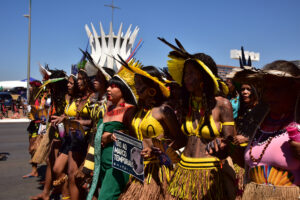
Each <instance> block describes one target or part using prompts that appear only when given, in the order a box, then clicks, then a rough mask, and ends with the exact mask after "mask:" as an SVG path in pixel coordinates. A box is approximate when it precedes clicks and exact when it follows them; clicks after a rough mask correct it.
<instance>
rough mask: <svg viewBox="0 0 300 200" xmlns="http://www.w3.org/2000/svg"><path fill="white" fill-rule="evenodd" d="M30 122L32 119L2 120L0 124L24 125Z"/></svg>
mask: <svg viewBox="0 0 300 200" xmlns="http://www.w3.org/2000/svg"><path fill="white" fill-rule="evenodd" d="M23 122H30V119H0V123H23Z"/></svg>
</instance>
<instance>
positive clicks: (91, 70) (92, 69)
mask: <svg viewBox="0 0 300 200" xmlns="http://www.w3.org/2000/svg"><path fill="white" fill-rule="evenodd" d="M80 51H81V52H82V53H83V55H84V56H85V58H86V59H87V60H88V62H87V63H86V65H85V70H86V72H87V74H88V76H96V74H97V72H98V71H99V70H100V72H101V73H102V74H103V75H104V77H105V79H106V80H107V81H108V80H109V79H111V76H110V75H109V74H108V73H107V72H106V71H105V70H104V69H103V67H101V66H99V65H97V64H96V63H95V61H94V59H93V58H92V56H91V54H90V53H89V52H87V51H83V50H82V49H80Z"/></svg>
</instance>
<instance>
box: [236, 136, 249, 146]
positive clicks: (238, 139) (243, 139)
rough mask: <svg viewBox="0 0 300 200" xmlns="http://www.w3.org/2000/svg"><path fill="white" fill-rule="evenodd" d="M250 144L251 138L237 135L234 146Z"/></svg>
mask: <svg viewBox="0 0 300 200" xmlns="http://www.w3.org/2000/svg"><path fill="white" fill-rule="evenodd" d="M245 142H249V138H248V137H245V136H243V135H236V136H234V137H233V144H235V145H240V144H242V143H245Z"/></svg>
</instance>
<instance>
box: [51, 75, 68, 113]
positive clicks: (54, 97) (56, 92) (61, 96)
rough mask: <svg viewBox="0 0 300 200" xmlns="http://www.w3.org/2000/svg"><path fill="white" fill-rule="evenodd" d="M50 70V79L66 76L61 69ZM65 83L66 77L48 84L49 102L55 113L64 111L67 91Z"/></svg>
mask: <svg viewBox="0 0 300 200" xmlns="http://www.w3.org/2000/svg"><path fill="white" fill-rule="evenodd" d="M50 72H51V75H50V79H54V78H63V77H66V72H65V71H63V70H50ZM67 84H68V80H67V79H64V80H61V81H57V82H54V83H51V84H49V87H50V94H51V102H52V105H54V107H55V111H56V112H55V114H56V115H62V114H63V113H64V108H65V105H66V99H65V95H66V94H67V93H68V86H67Z"/></svg>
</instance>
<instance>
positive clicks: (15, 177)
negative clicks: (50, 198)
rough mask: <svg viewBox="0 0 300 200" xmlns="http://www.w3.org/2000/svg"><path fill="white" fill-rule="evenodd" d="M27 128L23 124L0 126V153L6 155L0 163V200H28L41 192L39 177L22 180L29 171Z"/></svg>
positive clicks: (25, 124)
mask: <svg viewBox="0 0 300 200" xmlns="http://www.w3.org/2000/svg"><path fill="white" fill-rule="evenodd" d="M0 121H2V120H0ZM27 126H28V123H24V122H23V123H20V122H19V123H1V124H0V153H8V154H6V155H7V158H6V160H5V159H3V160H1V161H0V199H3V200H4V199H5V200H23V199H24V200H25V199H26V200H28V199H29V197H30V196H33V195H36V194H38V193H40V192H41V187H40V186H41V185H40V184H39V181H40V180H41V177H37V178H28V179H22V176H23V175H25V174H28V173H29V172H30V171H31V166H30V164H29V162H28V161H29V159H30V155H29V153H28V133H27V132H26V128H27ZM2 155H3V154H2ZM40 169H43V170H44V169H45V166H42V168H40Z"/></svg>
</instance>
